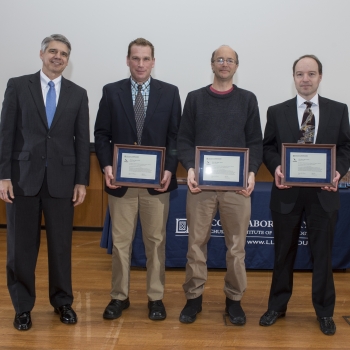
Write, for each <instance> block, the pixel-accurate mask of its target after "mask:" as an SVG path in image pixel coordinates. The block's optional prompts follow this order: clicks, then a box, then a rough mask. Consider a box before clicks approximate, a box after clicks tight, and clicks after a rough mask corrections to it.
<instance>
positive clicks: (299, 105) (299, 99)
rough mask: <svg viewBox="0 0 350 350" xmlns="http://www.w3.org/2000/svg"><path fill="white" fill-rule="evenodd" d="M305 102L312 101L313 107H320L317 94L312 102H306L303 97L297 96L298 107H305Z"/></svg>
mask: <svg viewBox="0 0 350 350" xmlns="http://www.w3.org/2000/svg"><path fill="white" fill-rule="evenodd" d="M305 101H310V102H312V105H313V106H319V103H318V94H316V95H315V96H314V97H313V98H312V99H311V100H305V99H304V98H303V97H301V96H300V95H299V94H298V95H297V106H298V107H300V108H301V107H305V104H304V102H305Z"/></svg>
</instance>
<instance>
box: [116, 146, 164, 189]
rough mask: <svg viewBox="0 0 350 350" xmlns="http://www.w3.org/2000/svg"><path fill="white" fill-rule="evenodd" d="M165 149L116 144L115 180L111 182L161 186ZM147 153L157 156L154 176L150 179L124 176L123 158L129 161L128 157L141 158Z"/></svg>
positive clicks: (152, 186) (130, 185)
mask: <svg viewBox="0 0 350 350" xmlns="http://www.w3.org/2000/svg"><path fill="white" fill-rule="evenodd" d="M165 149H166V148H165V147H151V146H139V145H124V144H114V153H113V180H112V181H111V184H112V185H115V186H128V187H144V188H161V181H162V179H163V176H164V162H165ZM145 155H146V156H149V155H152V156H155V157H156V158H155V167H156V168H155V176H154V178H151V179H149V178H144V177H142V176H140V177H137V176H133V177H128V176H123V174H122V170H123V162H122V160H123V159H124V161H127V157H130V158H135V159H140V158H142V156H145ZM123 156H124V158H123ZM153 160H154V158H153ZM140 175H141V174H140Z"/></svg>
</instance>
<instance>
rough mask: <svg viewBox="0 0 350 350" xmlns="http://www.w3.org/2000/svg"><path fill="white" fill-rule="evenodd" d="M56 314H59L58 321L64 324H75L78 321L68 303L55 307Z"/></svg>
mask: <svg viewBox="0 0 350 350" xmlns="http://www.w3.org/2000/svg"><path fill="white" fill-rule="evenodd" d="M55 312H56V314H58V315H60V321H61V322H62V323H65V324H75V323H77V322H78V317H77V314H76V313H75V312H74V310H73V309H72V307H71V306H70V305H69V304H66V305H62V306H59V307H55Z"/></svg>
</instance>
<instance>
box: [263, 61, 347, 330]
mask: <svg viewBox="0 0 350 350" xmlns="http://www.w3.org/2000/svg"><path fill="white" fill-rule="evenodd" d="M293 77H294V82H295V87H296V89H297V92H298V95H297V97H296V98H293V99H291V100H289V101H286V102H283V103H281V104H278V105H275V106H272V107H270V108H269V109H268V111H267V124H266V128H265V135H264V141H263V143H264V163H265V164H266V166H267V168H268V169H269V171H270V172H271V174H272V175H273V176H274V179H275V184H274V186H273V187H272V192H271V203H270V208H271V212H272V219H273V227H274V235H275V265H274V270H273V277H272V283H271V291H270V297H269V304H268V310H267V312H266V313H265V314H264V315H263V316H262V317H261V319H260V325H261V326H270V325H272V324H274V323H275V322H276V320H277V319H278V318H279V317H283V316H285V313H286V310H287V304H288V301H289V299H290V297H291V295H292V288H293V266H294V261H295V257H296V253H297V249H298V238H299V232H300V226H301V222H302V215H303V214H304V215H305V218H306V226H307V231H308V237H309V245H310V249H311V254H312V259H313V277H312V302H313V306H314V308H315V311H316V315H317V320H318V321H319V323H320V328H321V331H322V332H323V333H324V334H327V335H333V334H334V333H335V330H336V326H335V323H334V321H333V311H334V304H335V289H334V282H333V274H332V245H333V236H334V230H335V225H336V221H337V214H338V209H339V205H340V201H339V192H338V182H339V180H340V178H341V177H342V176H344V175H345V174H346V173H347V171H348V169H349V165H350V162H349V160H350V131H349V116H348V108H347V106H346V105H345V104H342V103H339V102H335V101H332V100H329V99H326V98H323V97H321V96H319V95H318V93H317V89H318V86H319V83H320V82H321V79H322V64H321V62H320V61H319V60H318V59H317V57H315V56H313V55H305V56H302V57H300V58H299V59H297V60H296V61H295V62H294V65H293ZM305 112H306V115H307V116H308V117H310V118H309V119H310V125H309V126H308V127H310V128H311V129H310V130H311V132H310V134H309V135H308V136H306V134H303V133H301V129H305V126H306V124H307V122H306V124H305V122H304V121H303V115H304V114H305ZM312 119H313V120H314V122H311V121H312ZM309 136H310V138H309V139H308V137H309ZM303 141H309V142H311V143H316V144H335V145H336V176H335V178H334V179H332V180H333V183H334V185H335V187H331V186H326V187H323V188H319V187H298V186H293V187H289V186H284V185H282V184H281V178H283V177H284V174H283V173H282V172H281V165H280V164H281V147H282V143H297V142H303Z"/></svg>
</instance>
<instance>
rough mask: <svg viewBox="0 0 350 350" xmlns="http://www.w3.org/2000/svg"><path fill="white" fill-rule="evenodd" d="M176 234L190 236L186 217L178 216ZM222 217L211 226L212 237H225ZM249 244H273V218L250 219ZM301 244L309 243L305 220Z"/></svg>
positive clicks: (301, 232)
mask: <svg viewBox="0 0 350 350" xmlns="http://www.w3.org/2000/svg"><path fill="white" fill-rule="evenodd" d="M175 236H177V237H183V236H188V226H187V219H186V218H176V228H175ZM223 237H224V230H223V229H222V225H221V221H220V219H216V218H215V219H214V220H213V222H212V226H211V238H223ZM247 244H249V245H273V244H274V237H273V223H272V220H250V221H249V227H248V231H247ZM298 244H299V245H304V246H306V245H308V237H307V231H306V223H305V221H303V223H302V225H301V229H300V235H299V243H298Z"/></svg>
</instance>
